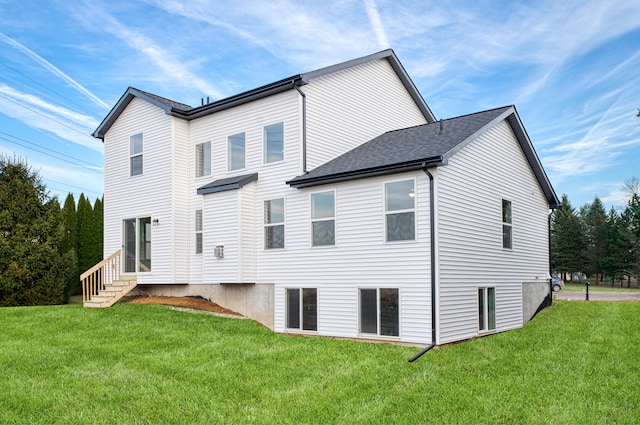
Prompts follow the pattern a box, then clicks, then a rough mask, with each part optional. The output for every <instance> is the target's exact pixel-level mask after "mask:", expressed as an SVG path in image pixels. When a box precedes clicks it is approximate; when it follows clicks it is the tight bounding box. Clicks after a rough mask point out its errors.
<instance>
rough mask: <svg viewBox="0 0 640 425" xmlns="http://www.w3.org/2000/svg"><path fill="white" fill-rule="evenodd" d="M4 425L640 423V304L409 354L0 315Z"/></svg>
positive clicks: (118, 313) (137, 311)
mask: <svg viewBox="0 0 640 425" xmlns="http://www.w3.org/2000/svg"><path fill="white" fill-rule="evenodd" d="M0 323H2V332H1V333H0V423H3V424H10V423H42V424H45V423H46V424H48V423H64V424H74V423H83V424H90V423H108V424H115V423H118V424H125V423H139V424H146V423H156V424H170V423H225V424H227V423H243V424H247V423H279V424H280V423H348V424H356V423H362V424H371V423H393V424H399V423H406V424H416V423H510V424H511V423H528V424H534V423H554V424H555V423H563V424H573V423H575V424H584V423H627V424H637V423H640V407H639V406H640V369H639V366H638V353H639V351H638V348H639V347H640V303H576V302H555V303H554V305H553V306H552V307H550V308H548V309H545V310H544V311H542V312H541V313H540V314H539V315H538V317H537V318H536V319H534V320H533V321H532V322H530V323H528V324H527V325H526V326H525V327H524V328H523V329H519V330H515V331H511V332H505V333H502V334H498V335H494V336H491V337H486V338H480V339H477V340H474V341H469V342H465V343H461V344H455V345H451V346H446V347H441V348H438V349H435V350H432V351H430V352H428V353H427V354H425V355H424V356H423V357H422V358H420V359H419V360H418V361H416V362H414V363H408V362H407V359H408V358H409V357H411V355H413V354H415V353H416V352H417V351H418V350H417V349H416V348H412V347H400V346H392V345H383V344H370V343H358V342H352V341H341V340H335V339H329V338H317V337H306V338H305V337H292V336H284V335H277V334H274V333H272V332H270V331H269V330H267V329H265V328H263V327H262V326H260V325H258V324H256V323H254V322H251V321H249V320H238V319H229V318H221V317H215V316H212V315H208V314H205V313H189V312H182V311H177V310H172V309H169V308H168V307H163V306H152V305H133V304H122V303H120V304H117V305H116V306H114V307H113V308H111V309H82V308H81V307H80V306H77V305H68V306H59V307H19V308H4V309H0Z"/></svg>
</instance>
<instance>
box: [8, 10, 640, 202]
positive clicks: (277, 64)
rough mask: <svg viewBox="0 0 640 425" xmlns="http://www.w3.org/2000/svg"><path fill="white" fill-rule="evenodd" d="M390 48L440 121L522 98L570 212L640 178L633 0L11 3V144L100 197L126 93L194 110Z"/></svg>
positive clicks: (74, 188) (54, 182) (59, 188)
mask: <svg viewBox="0 0 640 425" xmlns="http://www.w3.org/2000/svg"><path fill="white" fill-rule="evenodd" d="M386 48H393V49H394V50H395V52H396V54H397V55H398V57H399V59H400V61H401V62H402V63H403V65H404V66H405V68H406V69H407V72H408V73H409V75H410V76H411V78H412V79H413V81H414V83H415V84H416V86H417V87H418V89H419V90H420V92H421V93H422V95H423V97H424V98H425V100H426V102H427V103H428V104H429V106H430V108H431V109H432V111H433V112H434V114H435V115H436V117H437V118H450V117H454V116H458V115H463V114H467V113H472V112H477V111H481V110H485V109H490V108H495V107H499V106H505V105H510V104H515V105H516V108H517V109H518V112H519V114H520V117H521V118H522V121H523V123H524V125H525V127H526V129H527V132H528V134H529V137H530V138H531V140H532V142H533V144H534V147H535V149H536V151H537V153H538V155H539V156H540V159H541V161H542V164H543V166H544V168H545V170H546V172H547V174H548V176H549V179H550V180H551V183H552V185H553V186H554V188H555V190H556V193H557V194H558V196H561V195H562V194H564V193H566V194H567V195H568V196H569V199H570V200H571V202H572V204H573V206H574V207H579V206H581V205H583V204H585V203H587V202H591V201H592V200H593V198H594V197H596V196H598V197H599V198H600V199H602V200H603V201H604V202H605V204H606V205H607V206H615V207H617V206H621V205H623V203H624V202H625V197H624V193H623V191H622V185H623V182H624V181H625V180H626V179H629V178H631V177H634V176H635V177H638V178H640V167H639V165H638V164H639V163H640V118H639V117H636V114H637V112H638V108H640V1H637V0H625V1H618V0H606V1H605V0H596V1H592V0H581V1H571V0H563V1H557V0H541V1H521V2H518V1H462V0H460V1H443V0H437V1H398V0H343V1H331V0H324V1H316V0H313V1H295V0H282V1H281V0H270V1H261V2H252V1H234V2H231V1H208V0H188V1H182V0H146V1H130V0H124V1H123V0H110V1H93V0H85V1H83V0H78V1H68V0H64V1H56V0H50V1H47V2H41V1H33V0H26V1H25V0H19V1H15V0H0V152H2V153H4V154H8V155H11V156H13V155H14V154H15V155H16V156H18V157H21V158H25V159H26V160H27V161H28V163H29V164H30V165H31V166H32V167H33V168H34V169H36V170H39V172H40V175H41V177H42V178H43V181H44V182H45V183H46V184H47V186H48V188H49V189H50V191H51V193H52V194H53V195H58V196H59V198H60V200H61V202H63V201H64V198H65V197H66V194H67V193H68V192H72V193H74V194H75V196H76V199H77V197H78V196H79V194H80V192H84V193H85V195H87V196H89V198H91V199H95V198H96V197H100V196H102V188H103V182H102V166H103V146H102V142H101V141H100V140H98V139H94V138H92V137H91V135H90V134H91V133H92V132H93V130H95V128H96V127H97V126H98V124H99V123H100V122H101V121H102V119H103V118H104V117H105V115H106V114H107V113H108V112H109V110H110V108H111V107H112V106H113V105H114V104H115V103H116V102H117V101H118V99H119V98H120V96H121V95H122V94H123V93H124V91H125V90H126V89H127V87H128V86H133V87H136V88H139V89H142V90H145V91H148V92H151V93H155V94H158V95H160V96H164V97H167V98H170V99H172V100H176V101H179V102H182V103H187V104H190V105H192V106H197V105H199V104H200V99H201V98H203V97H207V96H209V97H210V98H211V100H214V99H218V98H223V97H226V96H230V95H233V94H236V93H239V92H242V91H245V90H249V89H252V88H255V87H258V86H260V85H263V84H267V83H270V82H273V81H277V80H279V79H282V78H285V77H288V76H291V75H294V74H299V73H302V72H307V71H311V70H314V69H318V68H321V67H323V66H327V65H332V64H335V63H339V62H342V61H346V60H349V59H354V58H356V57H360V56H364V55H367V54H371V53H374V52H377V51H380V50H383V49H386Z"/></svg>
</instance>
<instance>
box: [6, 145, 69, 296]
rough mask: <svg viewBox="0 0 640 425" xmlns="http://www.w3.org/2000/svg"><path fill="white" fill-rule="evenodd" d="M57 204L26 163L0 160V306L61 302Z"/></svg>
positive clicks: (65, 269)
mask: <svg viewBox="0 0 640 425" xmlns="http://www.w3.org/2000/svg"><path fill="white" fill-rule="evenodd" d="M64 232H65V229H64V224H63V220H62V214H61V212H60V205H59V203H58V201H57V200H52V199H51V197H50V196H49V194H48V191H47V188H46V186H45V185H44V184H43V183H42V181H41V180H40V178H39V176H38V174H37V172H35V171H33V170H32V169H31V168H30V167H29V166H28V165H27V164H26V162H24V161H22V160H20V159H16V158H13V159H12V158H9V157H7V156H0V305H1V306H10V305H39V304H60V303H64V302H66V299H65V283H66V280H67V277H68V274H69V265H70V263H72V260H71V258H70V257H69V256H68V255H66V254H61V252H60V244H61V243H62V239H63V237H64Z"/></svg>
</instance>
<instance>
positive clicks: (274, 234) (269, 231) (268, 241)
mask: <svg viewBox="0 0 640 425" xmlns="http://www.w3.org/2000/svg"><path fill="white" fill-rule="evenodd" d="M277 248H284V198H278V199H271V200H269V201H264V249H277Z"/></svg>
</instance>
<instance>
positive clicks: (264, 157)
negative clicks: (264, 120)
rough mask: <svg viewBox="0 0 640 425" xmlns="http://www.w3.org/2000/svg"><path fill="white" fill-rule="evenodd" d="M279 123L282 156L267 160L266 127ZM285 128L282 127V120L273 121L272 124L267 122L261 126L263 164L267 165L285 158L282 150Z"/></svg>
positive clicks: (283, 147) (283, 148) (283, 149)
mask: <svg viewBox="0 0 640 425" xmlns="http://www.w3.org/2000/svg"><path fill="white" fill-rule="evenodd" d="M278 124H281V125H282V157H281V158H280V159H277V160H274V161H267V153H268V149H267V127H271V126H274V125H278ZM284 145H285V128H284V121H278V122H274V123H272V124H267V125H265V126H263V127H262V164H263V165H269V164H276V163H278V162H282V161H284V160H285V155H284V151H285V146H284Z"/></svg>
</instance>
